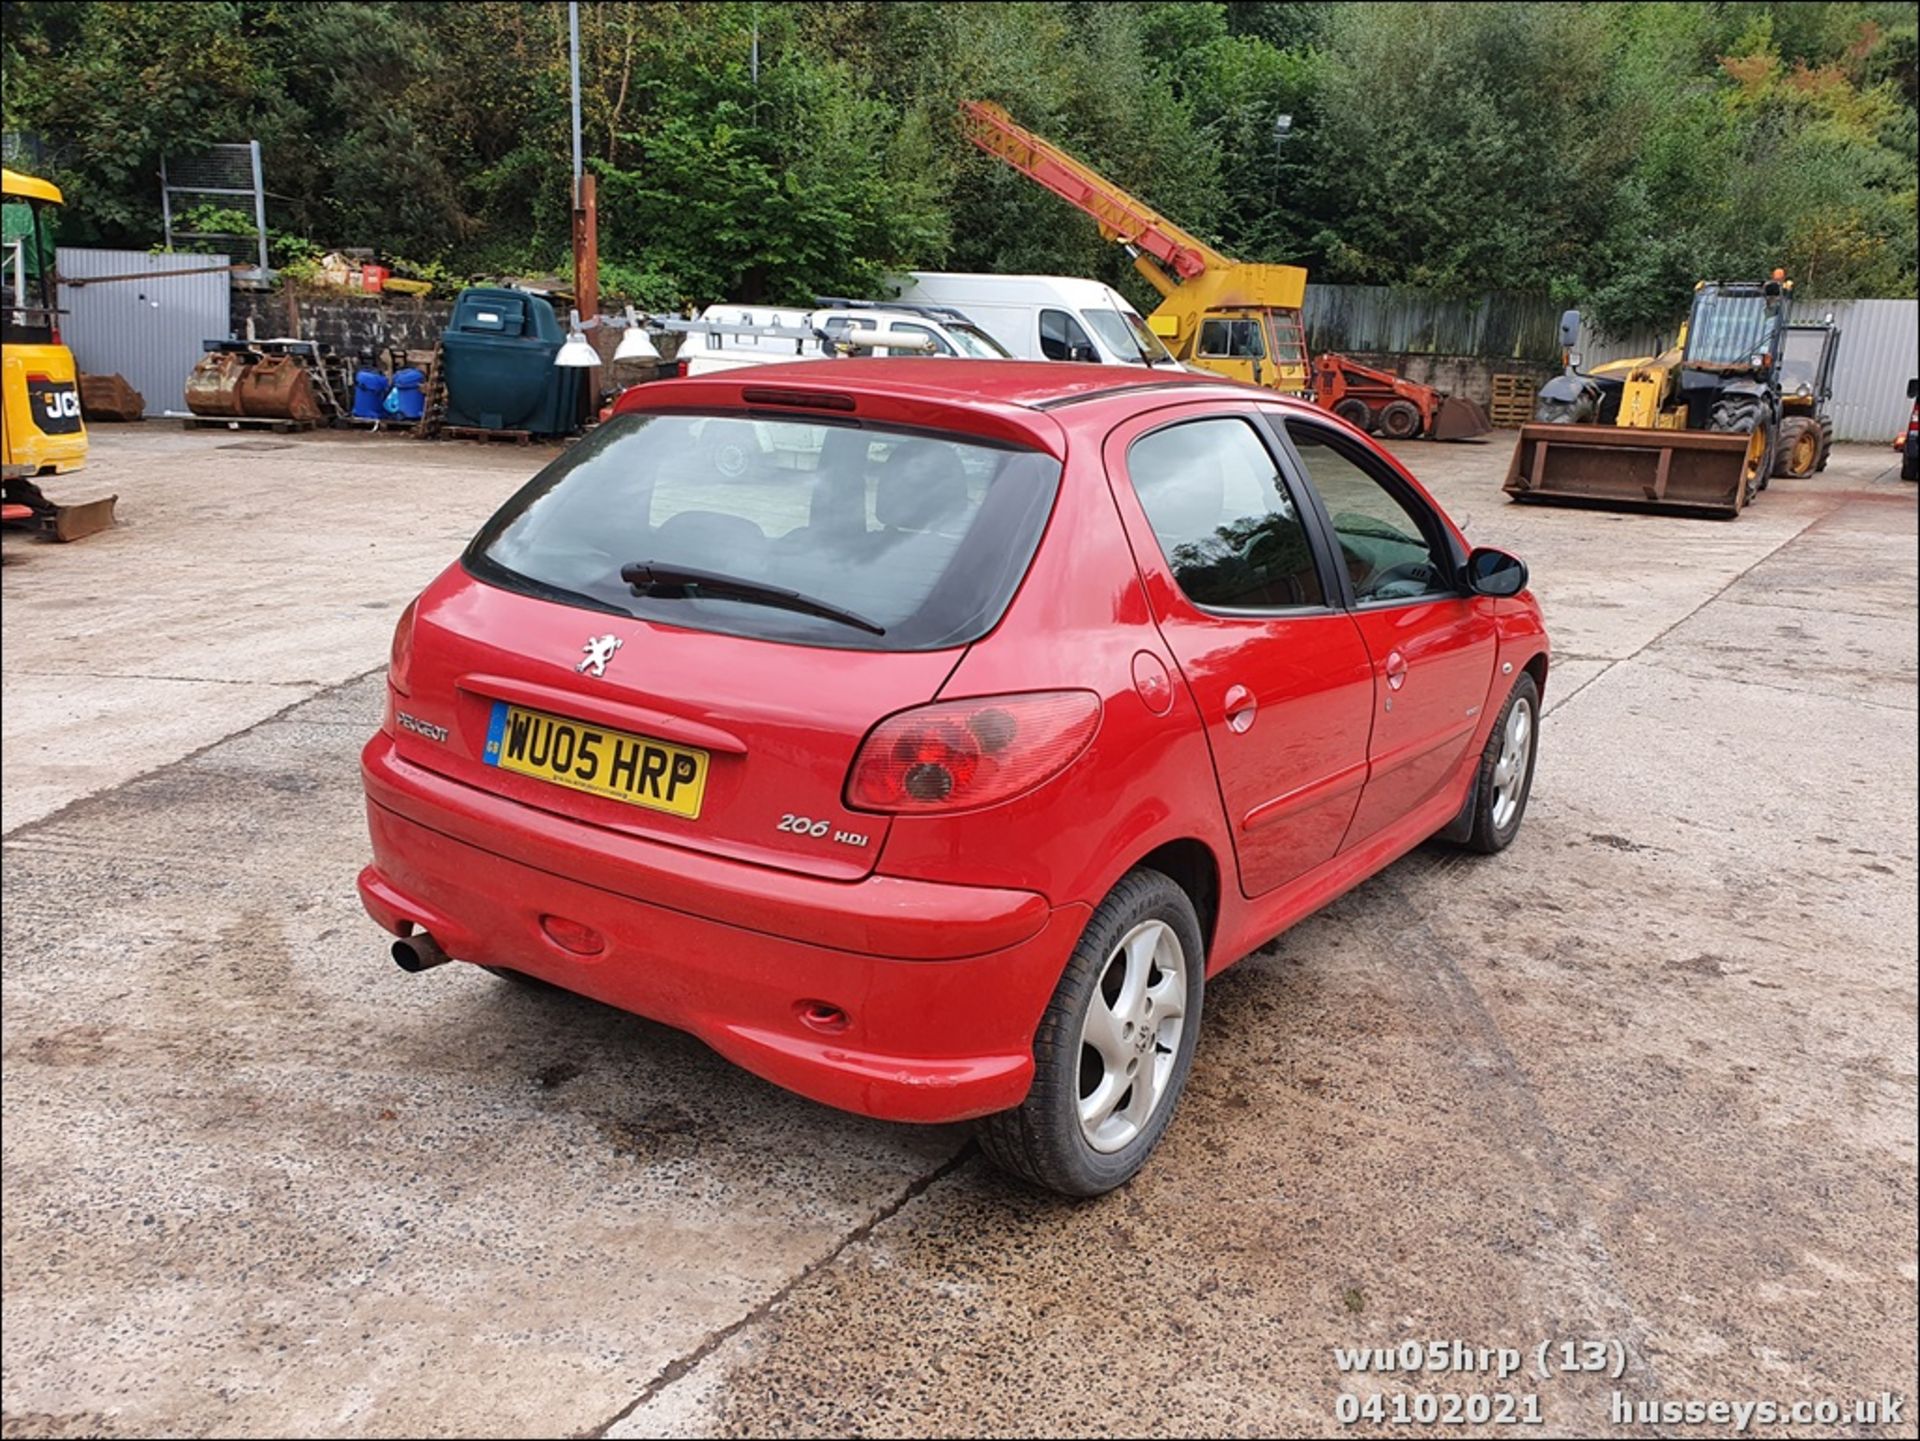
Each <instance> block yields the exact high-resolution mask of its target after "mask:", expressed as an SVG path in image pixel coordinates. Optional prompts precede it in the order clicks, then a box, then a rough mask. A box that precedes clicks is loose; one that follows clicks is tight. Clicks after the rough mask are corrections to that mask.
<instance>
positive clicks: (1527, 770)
mask: <svg viewBox="0 0 1920 1441" xmlns="http://www.w3.org/2000/svg"><path fill="white" fill-rule="evenodd" d="M1516 716H1518V717H1519V720H1517V721H1516ZM1516 727H1517V728H1518V729H1519V730H1520V731H1521V733H1522V734H1521V738H1520V739H1519V741H1518V742H1517V743H1516V736H1515V730H1516ZM1539 756H1540V687H1539V685H1538V684H1537V683H1536V682H1535V681H1534V678H1533V676H1532V675H1531V674H1529V673H1528V672H1526V671H1522V672H1521V673H1520V679H1519V680H1517V681H1515V682H1514V684H1513V689H1512V690H1511V691H1509V692H1508V693H1507V703H1506V704H1505V705H1503V706H1501V707H1500V714H1499V715H1498V716H1497V717H1495V719H1494V722H1493V730H1492V732H1491V733H1489V734H1488V736H1487V744H1486V746H1485V748H1483V749H1482V750H1481V752H1480V770H1479V773H1478V775H1477V776H1476V777H1475V782H1474V788H1473V829H1472V830H1471V831H1470V832H1468V834H1467V839H1466V842H1465V844H1466V846H1467V849H1469V850H1475V851H1479V852H1480V853H1481V854H1482V855H1489V856H1490V855H1494V854H1497V853H1498V852H1500V851H1504V850H1505V849H1506V848H1507V847H1508V846H1510V845H1511V844H1513V838H1514V837H1515V836H1516V835H1518V834H1519V833H1520V822H1521V821H1522V820H1523V819H1524V818H1525V817H1526V814H1527V799H1528V797H1529V796H1531V795H1532V794H1533V765H1534V762H1535V761H1536V760H1537V759H1539ZM1455 834H1458V832H1456V833H1455Z"/></svg>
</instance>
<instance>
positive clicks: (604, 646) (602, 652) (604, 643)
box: [574, 635, 626, 676]
mask: <svg viewBox="0 0 1920 1441" xmlns="http://www.w3.org/2000/svg"><path fill="white" fill-rule="evenodd" d="M625 644H626V642H625V641H623V640H621V639H620V637H619V636H617V635H591V636H588V637H587V643H586V644H585V645H583V646H581V647H580V649H581V650H583V651H585V652H586V658H585V659H584V660H582V661H581V662H580V664H579V665H577V666H575V667H574V669H575V670H577V671H579V672H580V673H581V674H582V675H585V674H587V673H588V672H589V671H591V672H592V673H593V674H594V675H596V676H603V675H605V674H606V673H607V662H608V661H610V660H612V659H613V653H614V652H615V651H617V650H619V649H620V647H621V646H623V645H625Z"/></svg>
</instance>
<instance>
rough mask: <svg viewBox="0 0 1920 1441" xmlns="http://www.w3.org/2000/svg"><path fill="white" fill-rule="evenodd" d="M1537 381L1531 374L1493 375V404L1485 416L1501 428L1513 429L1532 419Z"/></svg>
mask: <svg viewBox="0 0 1920 1441" xmlns="http://www.w3.org/2000/svg"><path fill="white" fill-rule="evenodd" d="M1538 387H1539V381H1538V380H1536V379H1535V378H1534V377H1533V376H1531V375H1496V376H1494V377H1493V404H1492V405H1490V406H1488V407H1487V416H1488V418H1489V419H1491V420H1492V421H1493V423H1494V424H1495V425H1496V426H1498V427H1500V428H1501V429H1502V430H1514V429H1517V428H1518V427H1520V426H1523V425H1526V424H1528V423H1529V422H1530V421H1531V420H1532V419H1533V399H1534V392H1535V390H1537V389H1538Z"/></svg>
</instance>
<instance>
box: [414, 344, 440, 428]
mask: <svg viewBox="0 0 1920 1441" xmlns="http://www.w3.org/2000/svg"><path fill="white" fill-rule="evenodd" d="M422 368H423V369H424V370H425V371H426V372H427V378H426V379H425V380H424V381H422V382H421V385H420V392H421V394H422V396H424V397H425V398H424V400H423V401H422V403H421V407H420V419H419V420H417V421H415V422H414V425H413V434H414V438H415V439H417V440H428V439H431V438H432V437H433V436H434V435H436V434H438V433H439V430H440V426H441V424H442V423H443V422H444V421H445V420H446V418H447V374H446V356H445V353H444V352H443V350H442V349H441V347H440V346H439V345H435V346H434V347H433V354H432V355H431V356H429V357H428V359H427V363H426V365H425V366H423V367H422Z"/></svg>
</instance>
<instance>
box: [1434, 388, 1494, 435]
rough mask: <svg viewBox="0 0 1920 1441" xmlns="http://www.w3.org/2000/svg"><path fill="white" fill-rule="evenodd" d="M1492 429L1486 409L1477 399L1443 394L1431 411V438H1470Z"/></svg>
mask: <svg viewBox="0 0 1920 1441" xmlns="http://www.w3.org/2000/svg"><path fill="white" fill-rule="evenodd" d="M1492 429H1493V422H1492V421H1491V420H1489V419H1487V412H1486V409H1485V408H1484V407H1483V406H1482V405H1481V404H1480V402H1479V401H1477V400H1468V399H1467V398H1466V397H1465V396H1461V395H1443V396H1441V397H1440V404H1439V405H1438V406H1437V407H1435V409H1434V412H1433V432H1432V435H1431V437H1430V438H1431V439H1433V440H1470V439H1472V438H1473V437H1474V436H1476V435H1485V434H1486V433H1487V432H1488V431H1490V430H1492Z"/></svg>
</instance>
